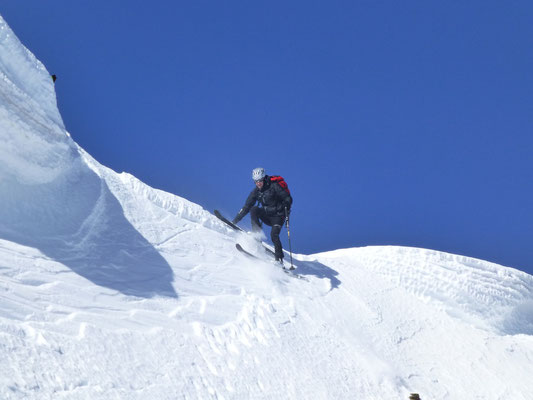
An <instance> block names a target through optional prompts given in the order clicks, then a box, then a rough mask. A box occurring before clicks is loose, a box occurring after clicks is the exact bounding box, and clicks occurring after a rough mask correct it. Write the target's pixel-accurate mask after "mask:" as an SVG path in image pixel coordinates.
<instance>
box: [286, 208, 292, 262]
mask: <svg viewBox="0 0 533 400" xmlns="http://www.w3.org/2000/svg"><path fill="white" fill-rule="evenodd" d="M285 224H286V226H287V236H288V237H289V254H290V255H291V269H294V265H293V264H292V246H291V230H290V229H289V212H288V211H287V207H285Z"/></svg>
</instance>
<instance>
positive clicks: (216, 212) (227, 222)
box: [215, 210, 244, 232]
mask: <svg viewBox="0 0 533 400" xmlns="http://www.w3.org/2000/svg"><path fill="white" fill-rule="evenodd" d="M215 217H217V218H218V219H219V220H221V221H222V222H224V223H225V224H226V225H228V226H229V227H230V228H233V229H234V230H236V231H240V232H244V229H242V228H240V227H238V226H237V225H235V224H234V223H233V222H231V221H230V220H229V219H227V218H226V217H224V216H223V215H222V214H221V213H220V211H218V210H215Z"/></svg>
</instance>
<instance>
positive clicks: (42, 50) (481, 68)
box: [0, 0, 533, 273]
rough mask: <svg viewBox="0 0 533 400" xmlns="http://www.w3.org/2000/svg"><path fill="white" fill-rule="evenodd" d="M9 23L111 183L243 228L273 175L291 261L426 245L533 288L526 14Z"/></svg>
mask: <svg viewBox="0 0 533 400" xmlns="http://www.w3.org/2000/svg"><path fill="white" fill-rule="evenodd" d="M126 4H127V5H126ZM0 12H1V13H2V15H3V17H4V18H5V19H6V21H7V22H8V24H9V25H10V26H11V28H12V29H13V30H14V31H15V33H16V34H17V36H18V37H19V38H20V39H21V41H22V42H23V43H24V44H25V45H26V46H27V47H28V48H29V49H30V50H31V51H32V52H33V53H34V54H35V55H36V56H37V57H38V58H39V59H40V60H41V61H43V62H44V64H45V65H46V67H47V68H48V70H49V71H50V72H51V73H54V74H56V75H57V76H58V81H57V83H56V88H57V94H58V105H59V109H60V112H61V114H62V116H63V119H64V121H65V124H66V126H67V129H68V130H69V132H71V134H72V136H73V138H74V140H76V142H78V143H79V144H80V145H81V146H82V147H83V148H85V149H86V150H87V151H88V152H89V153H90V154H91V155H93V156H94V157H95V158H96V159H97V160H98V161H100V162H101V163H103V164H104V165H107V166H109V167H111V168H113V169H114V170H116V171H119V172H120V171H126V172H129V173H131V174H133V175H135V176H137V177H138V178H139V179H141V180H143V181H144V182H146V183H148V184H149V185H151V186H153V187H156V188H160V189H163V190H166V191H168V192H172V193H175V194H177V195H179V196H182V197H185V198H187V199H189V200H191V201H194V202H196V203H198V204H200V205H202V206H203V207H204V208H206V209H208V210H213V209H215V208H219V209H220V210H222V211H223V212H224V213H226V214H227V215H228V216H230V217H233V216H234V215H235V214H236V213H237V212H238V210H239V209H240V207H241V206H242V204H243V203H244V200H245V198H246V196H247V195H248V193H249V191H250V190H251V189H252V188H253V183H252V181H251V176H250V175H251V170H252V169H253V168H254V167H257V166H263V167H265V168H266V170H267V173H270V174H280V175H283V176H284V177H285V179H286V180H287V182H288V184H289V187H290V189H291V191H292V193H293V197H294V210H293V214H292V219H291V239H292V242H293V243H292V245H293V250H295V251H296V252H299V253H314V252H319V251H326V250H333V249H337V248H344V247H356V246H366V245H403V246H415V247H424V248H431V249H436V250H442V251H447V252H451V253H456V254H463V255H467V256H471V257H476V258H481V259H484V260H489V261H493V262H497V263H500V264H503V265H506V266H511V267H515V268H519V269H522V270H525V271H527V272H529V273H533V246H532V243H531V242H532V238H533V211H532V206H531V205H532V197H533V179H532V178H533V177H532V172H533V162H532V156H531V154H532V153H533V137H532V133H533V129H532V128H533V73H532V71H533V24H532V23H531V21H533V3H531V2H530V1H510V2H499V1H469V2H468V1H467V2H464V1H446V2H436V1H429V2H428V1H404V2H398V1H353V0H352V1H330V2H318V1H305V2H304V1H283V2H282V1H269V2H250V1H229V2H217V1H195V2H182V1H156V2H152V3H150V4H148V3H147V2H144V1H142V2H141V1H128V2H127V3H125V2H123V1H113V0H111V1H110V0H106V1H100V0H91V1H81V0H79V1H72V0H56V1H54V2H43V1H40V0H39V1H37V0H34V1H29V2H20V1H18V0H7V1H4V2H2V8H1V10H0ZM243 225H244V226H245V227H246V225H249V218H248V217H247V218H246V220H245V221H244V222H243ZM282 238H283V241H284V244H285V245H287V238H286V232H285V230H284V231H283V232H282Z"/></svg>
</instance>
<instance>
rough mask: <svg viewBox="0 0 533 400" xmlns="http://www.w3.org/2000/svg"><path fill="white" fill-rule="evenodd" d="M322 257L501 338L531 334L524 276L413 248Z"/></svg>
mask: <svg viewBox="0 0 533 400" xmlns="http://www.w3.org/2000/svg"><path fill="white" fill-rule="evenodd" d="M324 255H327V256H328V257H335V258H342V259H343V262H345V263H346V262H351V263H353V264H355V265H360V266H361V267H364V268H365V269H369V270H371V271H373V273H374V274H375V276H376V277H377V278H380V279H387V280H390V281H393V282H395V283H397V284H399V285H401V287H403V288H404V290H406V291H408V292H409V293H412V294H414V295H416V296H417V297H418V298H420V299H421V300H423V301H426V302H431V303H434V304H435V305H436V306H438V307H439V308H442V309H443V310H446V312H448V313H449V314H450V315H452V316H454V317H456V318H461V319H463V320H464V321H465V322H467V323H472V324H475V325H477V326H479V327H482V328H487V329H492V330H494V331H495V332H499V333H502V334H517V333H526V334H530V335H533V308H532V306H533V277H532V276H531V275H529V274H526V273H524V272H521V271H518V270H513V269H510V268H502V267H501V266H499V265H496V264H492V263H488V262H486V261H481V260H476V259H473V258H469V257H464V256H457V255H452V254H447V253H442V252H437V251H429V250H424V249H416V248H404V247H392V246H391V247H385V248H382V247H381V248H380V247H375V248H373V247H368V248H364V249H346V250H337V251H335V252H331V253H325V254H324ZM400 272H401V273H400Z"/></svg>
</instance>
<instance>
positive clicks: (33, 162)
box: [0, 16, 77, 190]
mask: <svg viewBox="0 0 533 400" xmlns="http://www.w3.org/2000/svg"><path fill="white" fill-rule="evenodd" d="M0 143H1V146H0V182H1V181H4V180H6V179H11V180H14V181H17V182H21V183H25V184H41V183H47V182H50V181H53V180H54V179H55V178H57V177H58V176H59V175H60V174H62V173H65V172H66V171H67V170H68V169H69V168H70V167H71V163H72V162H73V161H74V160H75V158H76V157H77V153H76V151H75V148H74V143H73V142H72V140H71V139H70V137H69V136H68V134H67V133H66V131H65V128H64V126H63V122H62V120H61V117H60V115H59V112H58V110H57V105H56V98H55V92H54V84H53V81H52V78H51V77H50V74H49V73H48V71H47V70H46V68H45V67H44V66H43V64H42V63H41V62H39V61H38V60H37V59H36V58H35V57H34V56H33V54H31V53H30V52H29V51H28V50H27V49H26V48H25V47H24V46H23V45H22V44H21V43H20V41H19V40H18V39H17V37H16V36H15V35H14V34H13V32H12V31H11V29H10V28H9V26H8V25H7V24H6V22H5V21H4V19H3V18H2V17H1V16H0ZM2 190H5V188H2Z"/></svg>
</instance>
